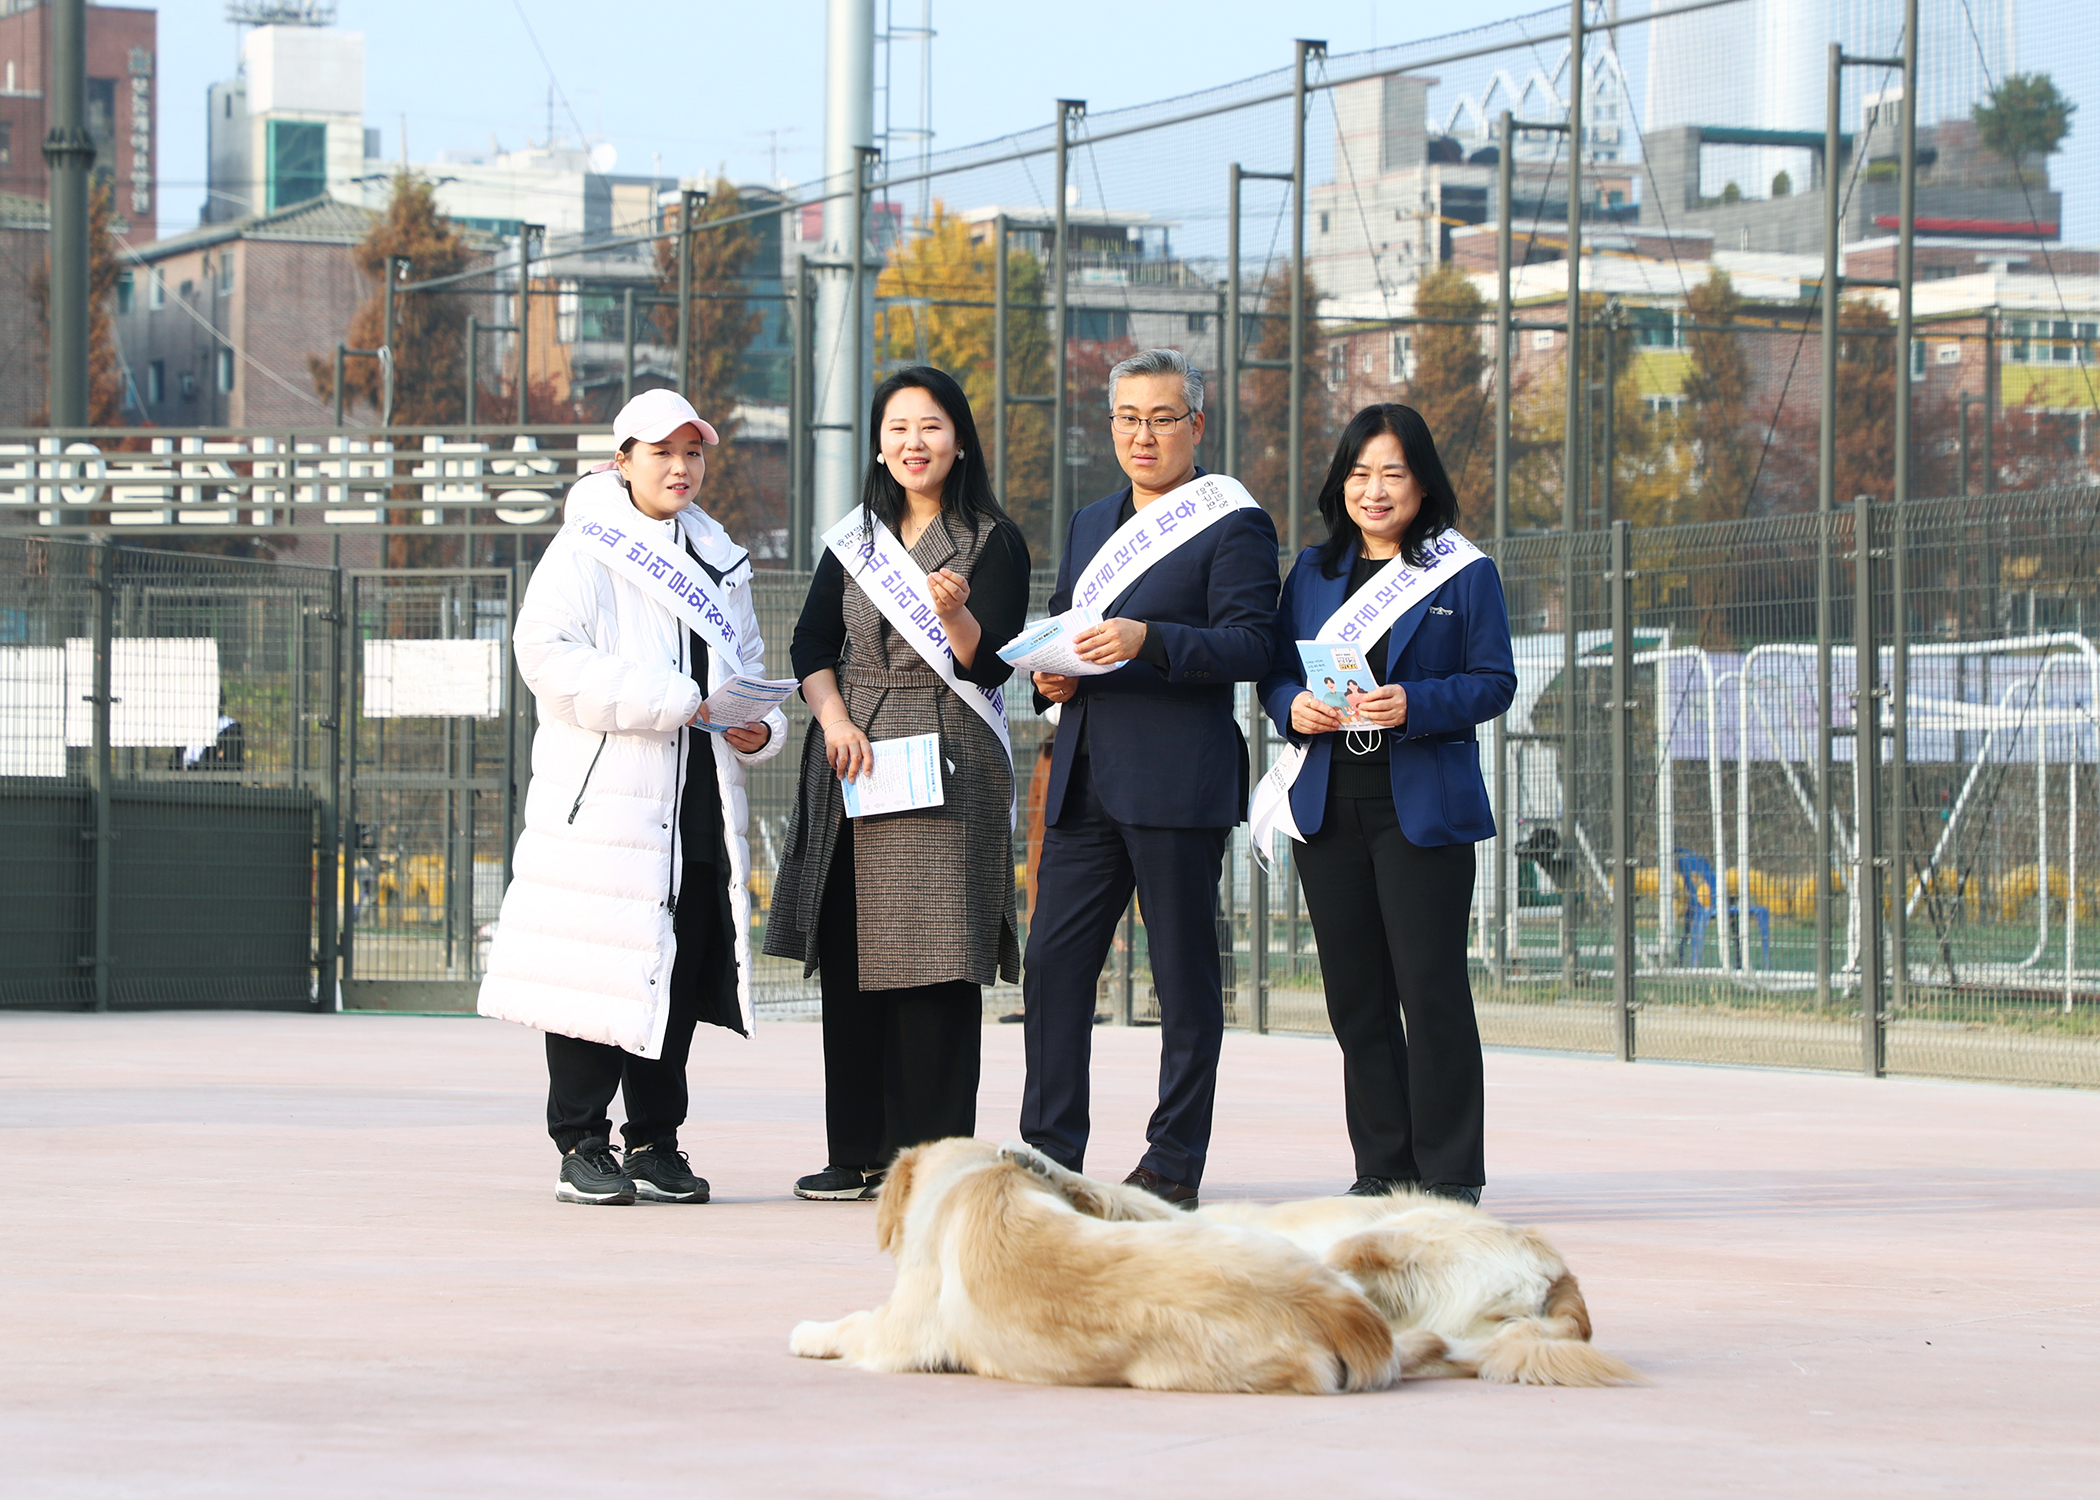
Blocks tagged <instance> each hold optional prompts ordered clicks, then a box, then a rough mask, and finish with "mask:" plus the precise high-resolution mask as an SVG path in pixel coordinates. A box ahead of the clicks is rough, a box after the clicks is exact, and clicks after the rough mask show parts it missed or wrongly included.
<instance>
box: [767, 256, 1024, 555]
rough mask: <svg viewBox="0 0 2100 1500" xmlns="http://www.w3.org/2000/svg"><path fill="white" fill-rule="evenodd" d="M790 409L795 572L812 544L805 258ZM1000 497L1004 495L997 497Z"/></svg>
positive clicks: (812, 297)
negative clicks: (794, 421)
mask: <svg viewBox="0 0 2100 1500" xmlns="http://www.w3.org/2000/svg"><path fill="white" fill-rule="evenodd" d="M794 308H795V325H794V330H795V357H794V363H793V367H792V368H793V379H794V381H795V392H796V396H795V400H796V407H795V409H796V410H797V411H798V412H799V413H800V414H801V421H800V423H799V424H798V425H796V426H795V427H793V428H792V429H791V430H790V432H789V434H788V437H789V441H790V443H791V444H792V452H791V454H790V457H791V458H792V460H793V462H794V473H795V478H794V482H793V484H792V485H791V486H790V487H789V494H788V500H789V502H790V503H789V505H788V566H789V567H791V568H793V569H794V570H795V571H796V572H798V573H806V572H808V571H809V569H810V566H811V564H810V553H811V551H812V549H813V548H814V547H815V546H816V534H815V526H816V514H817V505H816V494H817V480H816V471H817V463H816V459H817V453H816V447H817V445H816V421H817V376H816V363H817V335H816V321H817V312H816V309H817V280H816V277H815V275H814V274H812V272H811V268H810V263H809V257H808V256H806V255H805V256H803V257H802V258H801V259H800V260H798V261H796V262H795V302H794ZM1000 499H1001V502H1002V503H1003V502H1004V499H1005V497H1004V496H1003V495H1002V496H1001V497H1000Z"/></svg>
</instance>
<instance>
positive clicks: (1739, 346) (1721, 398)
mask: <svg viewBox="0 0 2100 1500" xmlns="http://www.w3.org/2000/svg"><path fill="white" fill-rule="evenodd" d="M1741 307H1742V298H1741V297H1739V296H1738V295H1737V294H1736V290H1735V286H1734V284H1733V283H1732V282H1730V281H1729V279H1728V273H1727V272H1725V271H1723V270H1721V269H1720V268H1719V267H1718V266H1716V267H1715V268H1713V269H1712V270H1711V271H1709V272H1708V273H1707V277H1706V280H1704V281H1702V282H1700V283H1699V284H1698V285H1697V286H1695V287H1693V288H1691V290H1690V291H1688V292H1687V293H1686V294H1685V311H1686V313H1687V314H1688V316H1689V318H1690V320H1691V323H1692V328H1691V331H1690V333H1689V334H1688V335H1687V336H1686V339H1685V342H1686V344H1687V346H1688V348H1689V351H1690V354H1691V369H1690V370H1689V371H1688V372H1687V373H1686V375H1685V379H1684V397H1685V407H1686V423H1685V428H1686V431H1687V432H1688V433H1689V435H1690V436H1691V438H1692V440H1693V442H1694V443H1695V444H1696V456H1695V460H1694V465H1695V466H1694V469H1693V483H1694V492H1695V494H1696V496H1697V514H1696V515H1693V516H1687V517H1684V519H1686V520H1699V521H1734V520H1739V519H1741V518H1742V517H1743V516H1745V515H1747V514H1749V509H1750V490H1751V486H1752V484H1753V483H1754V482H1755V480H1756V476H1757V459H1758V452H1759V449H1760V448H1761V446H1762V444H1761V443H1760V442H1759V440H1758V433H1757V430H1756V425H1755V423H1754V421H1753V420H1752V417H1751V414H1750V360H1749V356H1748V355H1747V353H1746V352H1745V351H1744V348H1743V341H1742V337H1741V335H1740V334H1739V333H1738V332H1737V330H1736V326H1735V323H1736V316H1737V314H1738V312H1739V311H1740V309H1741Z"/></svg>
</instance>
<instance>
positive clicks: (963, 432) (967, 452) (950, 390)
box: [860, 365, 1006, 531]
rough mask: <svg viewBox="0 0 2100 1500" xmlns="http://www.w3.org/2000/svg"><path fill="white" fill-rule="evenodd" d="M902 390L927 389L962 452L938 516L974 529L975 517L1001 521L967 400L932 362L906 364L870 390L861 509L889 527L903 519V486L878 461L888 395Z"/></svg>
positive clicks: (950, 473) (952, 379)
mask: <svg viewBox="0 0 2100 1500" xmlns="http://www.w3.org/2000/svg"><path fill="white" fill-rule="evenodd" d="M905 390H921V391H924V392H926V394H927V395H929V396H931V397H933V399H934V401H935V402H936V403H938V404H939V406H940V408H941V410H942V411H944V412H946V413H947V414H948V420H949V421H950V422H952V423H954V424H955V446H956V447H957V448H958V449H960V450H961V451H960V452H959V453H957V455H956V458H955V467H954V468H952V469H950V470H949V471H948V481H947V483H946V484H945V485H943V486H942V487H941V518H942V519H943V520H948V519H951V518H952V519H954V520H956V521H959V522H961V523H962V525H963V527H964V528H965V529H966V530H969V531H975V530H976V529H977V525H978V519H979V518H980V517H986V518H989V519H990V520H992V521H995V522H997V521H1003V520H1005V519H1006V512H1005V511H1004V510H1002V509H1001V508H1000V505H999V498H998V496H996V495H994V494H993V493H992V471H991V468H990V466H989V465H987V464H986V462H985V456H984V444H982V443H980V442H979V441H978V440H977V419H976V418H975V417H974V416H972V415H971V414H970V398H969V397H968V396H965V395H964V394H963V388H962V387H961V386H959V385H957V384H956V383H955V377H954V376H953V375H950V374H949V373H948V372H947V371H946V370H937V369H935V368H934V367H933V366H932V365H909V366H907V367H906V368H904V369H902V370H899V371H898V372H897V373H896V374H894V375H892V376H890V378H889V379H887V380H885V381H883V383H882V384H881V385H879V386H877V387H876V388H875V399H874V401H873V402H872V403H871V404H870V405H869V408H868V472H867V476H866V478H864V479H863V480H862V481H861V486H860V503H861V508H862V509H863V510H864V511H866V512H867V513H868V514H869V515H870V516H872V517H874V519H876V520H878V521H880V522H882V524H883V525H885V526H887V527H889V528H890V530H892V531H895V530H897V527H898V523H899V522H901V521H902V520H903V519H904V509H905V500H904V486H903V485H901V484H899V483H898V482H897V476H896V475H894V474H892V473H891V472H890V471H889V469H888V468H887V467H885V466H884V464H883V462H882V419H883V415H884V413H885V412H886V411H887V410H888V408H889V404H890V398H891V397H892V396H895V395H896V394H897V393H898V392H899V391H905Z"/></svg>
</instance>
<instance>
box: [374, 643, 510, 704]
mask: <svg viewBox="0 0 2100 1500" xmlns="http://www.w3.org/2000/svg"><path fill="white" fill-rule="evenodd" d="M364 665H365V680H364V689H363V704H364V716H365V717H366V718H368V719H424V718H465V719H493V718H495V717H496V716H497V715H498V714H499V713H501V712H502V711H503V642H501V641H489V640H465V641H366V642H365V663H364Z"/></svg>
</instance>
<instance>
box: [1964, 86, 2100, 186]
mask: <svg viewBox="0 0 2100 1500" xmlns="http://www.w3.org/2000/svg"><path fill="white" fill-rule="evenodd" d="M2077 109H2078V106H2077V105H2076V104H2073V103H2072V102H2071V101H2070V100H2069V99H2066V98H2065V97H2064V96H2063V95H2062V94H2061V93H2059V92H2058V91H2057V87H2056V83H2055V81H2054V80H2052V79H2051V78H2050V77H2049V75H2048V74H2047V73H2008V74H2006V76H2005V77H2004V78H2003V79H2001V80H2000V81H1999V83H1998V86H1997V87H1996V88H1994V89H1992V90H1991V96H1990V97H1989V98H1988V99H1986V100H1984V101H1983V102H1982V103H1980V104H1977V105H1973V106H1971V108H1970V110H1969V118H1970V119H1972V120H1974V121H1975V122H1976V135H1977V138H1978V139H1979V140H1981V141H1982V142H1983V144H1984V145H1986V146H1988V147H1989V148H1990V149H1991V150H1993V151H1995V152H1997V153H1998V155H2000V156H2002V157H2004V158H2005V159H2006V160H2007V161H2008V162H2011V163H2012V169H2013V175H2014V176H2015V177H2019V178H2022V179H2024V178H2025V176H2026V162H2027V158H2029V157H2030V156H2039V157H2044V158H2046V157H2048V156H2049V155H2050V154H2051V153H2052V152H2054V151H2055V150H2056V149H2057V147H2058V146H2060V145H2062V144H2063V139H2064V137H2065V136H2067V135H2069V134H2070V133H2071V116H2072V115H2073V114H2075V113H2076V112H2077Z"/></svg>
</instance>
